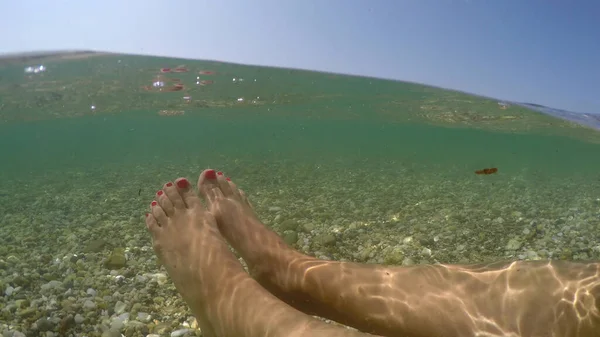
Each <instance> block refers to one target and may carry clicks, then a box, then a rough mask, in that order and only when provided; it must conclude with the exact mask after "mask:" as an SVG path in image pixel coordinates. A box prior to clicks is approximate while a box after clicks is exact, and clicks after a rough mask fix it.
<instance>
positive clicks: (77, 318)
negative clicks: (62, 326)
mask: <svg viewBox="0 0 600 337" xmlns="http://www.w3.org/2000/svg"><path fill="white" fill-rule="evenodd" d="M83 320H84V318H83V316H81V315H80V314H76V315H75V323H77V324H81V323H83Z"/></svg>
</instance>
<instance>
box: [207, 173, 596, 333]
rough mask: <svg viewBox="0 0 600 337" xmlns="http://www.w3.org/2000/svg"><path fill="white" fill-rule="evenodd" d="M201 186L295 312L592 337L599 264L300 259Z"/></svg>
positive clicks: (238, 207)
mask: <svg viewBox="0 0 600 337" xmlns="http://www.w3.org/2000/svg"><path fill="white" fill-rule="evenodd" d="M198 187H199V190H200V193H201V195H202V196H203V197H204V198H205V199H206V200H207V201H208V203H209V210H210V211H211V212H212V213H213V214H214V215H215V218H216V219H217V225H218V227H219V230H220V232H221V233H222V234H223V236H224V237H225V238H226V239H227V241H228V242H229V243H230V244H231V245H232V246H233V247H234V248H235V249H236V250H237V251H238V253H239V254H240V255H241V256H242V257H243V258H244V260H246V262H247V263H248V266H249V269H250V271H251V274H252V275H253V276H254V277H255V279H256V280H257V281H258V282H259V283H260V284H261V285H263V286H264V287H265V288H266V289H268V290H269V291H270V292H272V293H273V294H275V295H276V296H277V297H279V298H281V299H282V300H284V301H285V302H287V303H288V304H290V305H292V306H294V307H295V308H297V309H299V310H301V311H303V312H306V313H310V314H315V315H319V316H322V317H327V318H330V319H333V320H336V321H338V322H341V323H344V324H346V325H350V326H353V327H356V328H358V329H360V330H362V331H366V332H370V333H378V334H382V335H386V336H397V335H404V336H411V337H412V336H414V337H417V336H418V337H421V336H423V337H425V336H427V337H434V336H448V337H449V336H461V337H467V336H511V337H516V336H532V337H533V336H582V337H584V336H585V337H587V336H596V335H598V331H600V264H599V263H572V262H566V261H532V262H519V261H517V262H498V263H492V264H480V265H467V266H462V265H422V266H413V267H387V266H380V265H366V264H358V263H347V262H335V261H321V260H317V259H315V258H313V257H310V256H306V255H303V254H300V253H299V252H296V251H295V250H293V249H292V248H290V247H289V246H287V245H286V244H285V243H284V242H283V240H282V239H281V238H280V237H279V236H278V235H277V234H276V233H274V232H273V231H271V230H269V229H268V228H267V227H266V226H264V225H263V224H262V223H261V222H260V221H259V220H258V218H257V216H256V214H255V213H254V211H253V209H252V207H251V205H250V203H249V202H248V200H247V198H246V196H245V195H244V193H243V192H242V191H241V190H239V189H238V188H237V187H236V186H235V184H233V183H232V182H231V181H229V180H227V179H226V178H225V177H224V176H223V175H222V174H218V173H215V172H214V171H213V170H206V171H204V172H203V173H202V174H201V175H200V179H199V181H198Z"/></svg>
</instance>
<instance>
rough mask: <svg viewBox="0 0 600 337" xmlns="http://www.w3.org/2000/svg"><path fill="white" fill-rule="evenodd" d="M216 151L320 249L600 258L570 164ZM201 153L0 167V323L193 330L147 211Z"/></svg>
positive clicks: (310, 246) (589, 190)
mask: <svg viewBox="0 0 600 337" xmlns="http://www.w3.org/2000/svg"><path fill="white" fill-rule="evenodd" d="M211 164H215V163H214V162H213V163H211ZM216 164H218V165H215V166H216V167H218V168H222V169H224V170H225V172H226V174H228V175H230V176H231V177H232V178H233V179H234V180H235V181H236V183H237V184H238V185H239V186H240V187H241V188H243V189H244V190H245V191H246V192H247V193H248V195H249V197H250V199H251V201H252V202H253V204H254V206H255V208H256V210H257V212H258V213H259V216H260V218H261V219H262V220H263V221H264V222H265V223H266V224H267V225H268V226H270V227H271V228H273V229H274V230H275V231H276V232H278V233H279V234H280V235H282V236H283V237H284V239H285V241H286V242H288V243H289V244H290V245H292V246H294V247H295V248H297V249H299V250H301V251H303V252H305V253H308V254H311V255H314V256H317V257H319V258H323V259H335V260H345V261H357V262H365V263H383V264H391V265H412V264H424V263H471V262H484V261H490V260H498V259H521V260H537V259H548V258H551V259H567V260H592V259H593V260H595V259H599V258H600V245H599V244H598V242H600V199H599V198H600V194H598V191H599V188H598V186H597V184H590V183H589V182H584V181H578V180H577V178H576V177H575V178H574V179H570V180H565V179H559V178H554V179H553V178H552V177H538V178H535V177H530V176H526V173H523V176H521V177H510V178H507V177H506V176H503V175H501V174H497V175H492V176H475V175H473V174H472V173H470V174H468V175H467V174H464V172H453V171H452V170H450V171H446V172H445V174H444V175H440V174H439V173H437V172H439V170H438V169H437V168H435V167H430V168H429V170H424V169H422V168H415V167H409V166H406V165H404V166H403V165H399V164H397V163H392V162H389V163H381V162H377V165H375V164H372V165H369V164H367V163H364V164H362V165H360V167H356V168H352V169H349V167H352V166H350V165H345V164H346V163H330V164H319V165H317V164H309V163H290V162H281V163H274V162H269V164H268V166H266V164H264V165H263V164H257V162H256V161H253V162H252V161H248V162H243V161H241V160H236V161H231V162H228V161H221V162H220V163H216ZM181 167H186V168H189V169H188V170H187V171H182V170H181ZM201 167H205V166H202V165H200V166H198V165H197V163H195V164H193V165H191V164H189V163H178V164H170V165H162V166H161V167H160V170H158V169H156V167H154V168H153V167H151V166H148V167H134V168H132V167H118V166H114V167H103V168H101V169H100V168H97V169H95V170H89V169H86V170H85V171H83V170H82V171H72V172H64V171H62V172H45V174H44V175H42V176H34V177H27V178H26V179H25V178H15V177H5V178H4V179H3V182H4V184H3V185H4V186H3V187H2V188H1V189H0V204H1V205H3V208H4V211H3V212H2V215H1V216H0V322H2V323H0V332H2V333H3V335H2V336H3V337H11V336H12V337H20V336H46V337H53V336H90V337H91V336H102V337H109V336H115V337H120V336H122V335H124V336H127V337H129V336H151V337H152V336H173V337H176V336H201V331H200V329H199V328H198V326H197V322H196V320H195V319H194V318H193V317H192V314H191V312H190V311H189V309H188V308H187V306H186V304H185V303H184V302H183V300H182V299H181V298H180V297H179V295H178V294H177V292H176V290H175V288H174V286H173V285H172V283H171V281H170V279H169V277H168V275H167V274H166V272H165V270H164V269H163V268H162V267H161V266H160V265H159V264H158V263H157V259H156V257H155V256H154V253H153V251H152V248H151V241H150V236H149V234H148V233H147V231H146V229H145V227H144V222H143V214H144V212H145V211H146V209H147V205H148V203H149V202H150V201H151V200H152V196H153V194H154V192H155V190H156V189H158V188H159V187H160V186H161V184H162V183H163V182H165V181H167V180H172V179H174V178H176V177H177V176H180V175H183V176H188V177H189V178H191V179H195V177H196V175H197V174H198V172H199V171H200V170H201ZM264 172H268V173H269V174H268V175H266V174H265V173H264ZM536 179H537V180H536ZM541 180H543V183H540V181H541ZM11 186H15V188H11Z"/></svg>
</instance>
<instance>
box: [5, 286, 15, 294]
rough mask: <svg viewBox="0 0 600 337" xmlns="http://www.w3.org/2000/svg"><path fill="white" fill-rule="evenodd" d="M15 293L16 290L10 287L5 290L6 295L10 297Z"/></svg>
mask: <svg viewBox="0 0 600 337" xmlns="http://www.w3.org/2000/svg"><path fill="white" fill-rule="evenodd" d="M13 291H15V288H13V287H11V286H8V287H6V290H4V294H5V295H6V296H10V295H12V294H13Z"/></svg>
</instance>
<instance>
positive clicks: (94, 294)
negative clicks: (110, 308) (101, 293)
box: [85, 288, 96, 297]
mask: <svg viewBox="0 0 600 337" xmlns="http://www.w3.org/2000/svg"><path fill="white" fill-rule="evenodd" d="M85 293H86V294H88V295H90V296H92V297H96V290H94V289H92V288H88V290H87V291H86V292H85Z"/></svg>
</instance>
